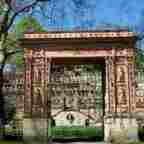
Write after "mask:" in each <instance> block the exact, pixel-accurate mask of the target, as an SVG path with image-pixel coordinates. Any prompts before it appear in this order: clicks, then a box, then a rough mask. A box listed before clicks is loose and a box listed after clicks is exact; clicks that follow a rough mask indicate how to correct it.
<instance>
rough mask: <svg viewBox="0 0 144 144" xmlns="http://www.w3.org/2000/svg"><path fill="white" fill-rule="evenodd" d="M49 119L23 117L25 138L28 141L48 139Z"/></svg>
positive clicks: (44, 140)
mask: <svg viewBox="0 0 144 144" xmlns="http://www.w3.org/2000/svg"><path fill="white" fill-rule="evenodd" d="M47 127H48V126H47V119H44V118H24V119H23V140H24V142H26V143H28V142H31V141H35V142H37V143H38V142H46V141H47V133H48V130H47Z"/></svg>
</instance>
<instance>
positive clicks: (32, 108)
mask: <svg viewBox="0 0 144 144" xmlns="http://www.w3.org/2000/svg"><path fill="white" fill-rule="evenodd" d="M32 53H33V54H32V55H31V57H26V74H25V106H24V120H23V135H24V140H25V141H26V140H28V141H27V143H28V142H29V140H35V139H37V140H40V141H44V142H46V138H47V118H46V113H45V111H46V109H47V98H46V82H45V81H46V74H47V72H46V69H45V68H46V65H47V61H45V56H44V54H43V55H41V54H42V53H43V50H41V49H38V50H34V51H32Z"/></svg>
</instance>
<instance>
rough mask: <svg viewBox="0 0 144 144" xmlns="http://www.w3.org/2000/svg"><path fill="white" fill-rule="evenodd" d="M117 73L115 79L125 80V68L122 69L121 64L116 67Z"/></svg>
mask: <svg viewBox="0 0 144 144" xmlns="http://www.w3.org/2000/svg"><path fill="white" fill-rule="evenodd" d="M117 75H118V78H117V81H120V82H124V81H125V69H124V67H122V66H120V67H118V69H117Z"/></svg>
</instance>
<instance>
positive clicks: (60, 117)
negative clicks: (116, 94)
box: [50, 64, 104, 129]
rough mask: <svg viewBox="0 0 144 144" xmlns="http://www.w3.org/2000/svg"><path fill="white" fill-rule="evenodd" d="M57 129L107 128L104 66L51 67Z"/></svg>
mask: <svg viewBox="0 0 144 144" xmlns="http://www.w3.org/2000/svg"><path fill="white" fill-rule="evenodd" d="M50 85H51V88H50V95H51V115H52V119H53V121H52V124H53V126H57V127H60V126H63V127H73V126H81V127H99V128H101V129H103V112H104V110H103V109H104V107H103V106H104V104H103V103H104V100H103V92H102V87H103V86H102V85H103V83H102V69H101V67H100V65H97V64H89V65H86V64H84V65H80V64H77V65H62V64H52V65H51V76H50Z"/></svg>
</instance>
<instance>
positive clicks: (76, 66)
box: [21, 31, 137, 140]
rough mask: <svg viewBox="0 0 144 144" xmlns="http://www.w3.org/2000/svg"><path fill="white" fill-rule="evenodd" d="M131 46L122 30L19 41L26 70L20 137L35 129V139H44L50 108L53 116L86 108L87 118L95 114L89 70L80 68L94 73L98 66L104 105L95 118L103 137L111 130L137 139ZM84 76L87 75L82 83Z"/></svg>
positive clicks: (35, 35) (130, 39)
mask: <svg viewBox="0 0 144 144" xmlns="http://www.w3.org/2000/svg"><path fill="white" fill-rule="evenodd" d="M135 42H136V36H135V35H134V33H132V32H127V31H107V32H104V31H103V32H100V31H99V32H93V31H92V32H49V33H27V34H25V36H24V38H23V39H22V40H21V45H22V46H23V47H24V52H25V66H26V69H25V95H24V120H23V121H24V122H23V132H24V136H30V135H31V136H35V135H37V133H36V132H35V128H37V131H38V135H41V136H44V135H47V128H48V126H47V116H49V115H50V113H51V110H50V109H51V107H53V108H55V110H56V111H55V112H53V114H56V113H57V110H58V109H62V108H63V109H65V110H67V111H69V112H71V111H74V110H75V111H79V112H80V111H82V110H84V109H83V108H85V107H91V108H92V109H89V108H87V110H89V112H87V113H89V114H90V113H91V111H94V110H96V109H97V108H96V109H95V107H97V106H98V105H96V103H97V102H98V101H97V98H98V97H97V96H98V95H97V94H96V93H97V91H96V86H95V84H96V82H95V74H94V72H93V71H94V70H92V71H90V72H86V70H85V68H84V67H83V65H85V64H86V65H85V67H87V68H92V69H94V66H95V64H96V63H99V64H100V65H103V66H104V70H103V75H102V79H103V80H102V81H103V84H102V92H103V96H102V97H100V102H99V103H104V106H103V107H102V108H103V109H101V111H100V113H101V114H102V115H101V114H100V115H99V116H102V117H104V138H105V140H107V139H108V137H109V136H110V135H111V134H113V133H115V132H116V131H122V132H123V131H124V132H126V134H127V135H128V136H130V135H131V134H132V135H133V138H134V139H136V138H137V122H136V118H135V115H134V114H135V112H136V104H135V103H136V95H135V79H134V46H135ZM65 69H67V74H66V73H65V72H66V70H65ZM92 72H93V73H92ZM74 73H75V74H76V76H77V78H76V79H75V77H73V75H74ZM85 74H88V75H90V77H89V78H88V79H87V80H86V81H85V78H84V77H85V76H84V75H85ZM90 79H92V80H90ZM79 81H80V82H79ZM92 81H94V82H92ZM72 89H73V91H72ZM68 96H70V98H69V99H68V100H67V97H68ZM55 97H57V98H56V99H55ZM102 99H104V101H103V100H102ZM84 101H87V104H86V102H84ZM51 103H52V104H51ZM54 103H55V104H54ZM94 114H95V113H94ZM92 115H93V114H92ZM72 117H73V115H67V119H68V120H70V122H72V121H74V120H73V119H74V118H72ZM131 129H133V131H131ZM42 130H43V131H42Z"/></svg>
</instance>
